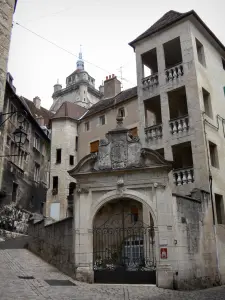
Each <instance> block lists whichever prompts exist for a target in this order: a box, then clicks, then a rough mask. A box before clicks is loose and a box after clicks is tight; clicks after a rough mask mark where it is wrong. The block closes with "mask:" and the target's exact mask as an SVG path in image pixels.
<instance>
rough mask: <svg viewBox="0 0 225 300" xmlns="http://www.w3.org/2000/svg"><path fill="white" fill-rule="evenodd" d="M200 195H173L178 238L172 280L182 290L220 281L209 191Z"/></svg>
mask: <svg viewBox="0 0 225 300" xmlns="http://www.w3.org/2000/svg"><path fill="white" fill-rule="evenodd" d="M199 195H200V196H201V197H200V198H199V200H194V199H193V200H192V199H188V198H182V197H174V209H175V210H176V211H175V222H176V227H175V230H176V234H175V239H176V241H177V244H176V248H175V249H174V251H175V252H176V253H177V258H176V264H177V265H176V267H175V270H177V273H176V275H175V277H174V280H175V283H176V286H177V288H178V289H182V290H184V289H196V288H197V289H198V288H207V287H211V286H215V285H219V284H220V280H219V273H218V269H217V262H216V247H215V235H214V231H213V222H212V207H211V203H210V200H209V195H208V194H204V195H203V194H201V193H199ZM175 270H174V271H175Z"/></svg>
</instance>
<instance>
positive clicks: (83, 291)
mask: <svg viewBox="0 0 225 300" xmlns="http://www.w3.org/2000/svg"><path fill="white" fill-rule="evenodd" d="M0 264H1V268H0V276H1V277H0V279H1V280H0V299H1V300H11V299H24V300H25V299H26V300H36V299H40V300H41V299H54V300H59V299H60V300H69V299H71V300H72V299H74V300H75V299H76V300H77V299H79V300H81V299H82V300H92V299H95V300H99V299H102V300H103V299H107V300H111V299H112V300H117V299H125V300H147V299H150V300H161V299H162V300H164V299H174V300H176V299H182V300H192V299H193V300H206V299H207V300H214V299H218V300H220V299H225V286H223V287H217V288H212V289H208V290H202V291H195V292H178V291H171V290H163V289H159V288H157V287H155V286H134V285H132V286H128V285H97V284H96V285H95V284H92V285H90V284H86V283H81V282H77V281H74V280H72V279H71V278H70V277H68V276H65V275H64V274H62V273H61V272H59V271H58V270H57V269H55V268H54V267H52V266H51V265H49V264H47V263H46V262H44V261H43V260H41V259H40V258H38V257H37V256H35V255H34V254H32V253H31V252H29V251H28V250H26V249H10V250H9V249H7V250H0ZM18 276H21V277H22V276H33V277H34V278H33V279H23V278H19V277H18ZM51 279H52V280H53V279H54V280H70V281H72V282H73V283H74V284H75V285H74V286H51V285H49V284H48V283H47V282H46V281H45V280H51Z"/></svg>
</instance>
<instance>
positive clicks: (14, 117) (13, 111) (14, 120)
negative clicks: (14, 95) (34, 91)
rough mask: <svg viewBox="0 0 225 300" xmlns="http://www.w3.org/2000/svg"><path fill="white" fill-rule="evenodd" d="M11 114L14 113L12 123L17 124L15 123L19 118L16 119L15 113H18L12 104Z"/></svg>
mask: <svg viewBox="0 0 225 300" xmlns="http://www.w3.org/2000/svg"><path fill="white" fill-rule="evenodd" d="M10 112H11V113H14V114H13V115H12V116H11V118H10V120H11V122H12V123H14V124H15V123H16V119H17V118H16V113H15V112H16V107H15V106H14V105H13V104H12V103H11V104H10Z"/></svg>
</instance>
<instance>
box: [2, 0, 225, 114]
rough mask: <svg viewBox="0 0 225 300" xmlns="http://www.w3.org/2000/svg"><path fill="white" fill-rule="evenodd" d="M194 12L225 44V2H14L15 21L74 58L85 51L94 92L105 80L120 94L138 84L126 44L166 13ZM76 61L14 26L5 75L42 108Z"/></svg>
mask: <svg viewBox="0 0 225 300" xmlns="http://www.w3.org/2000/svg"><path fill="white" fill-rule="evenodd" d="M171 9H173V10H176V11H180V12H185V11H188V10H191V9H194V10H195V11H196V12H197V13H198V14H199V15H200V17H201V18H202V19H203V21H204V22H205V23H206V24H207V25H208V26H209V27H210V29H211V30H212V31H213V32H214V33H215V34H216V36H217V37H218V38H219V39H220V40H221V42H222V43H223V44H225V32H224V23H225V19H224V11H225V1H224V0H214V1H210V2H208V3H207V1H205V0H204V1H203V0H198V1H197V0H189V1H182V0H179V1H178V0H170V1H168V0H156V1H150V0H139V1H134V0H133V1H128V0H114V1H108V0H85V1H78V0H18V5H17V10H16V13H15V15H14V21H16V22H18V23H20V24H21V25H23V26H25V27H27V28H29V29H30V30H32V31H34V32H36V33H37V34H39V35H41V36H43V37H45V38H46V39H49V40H50V41H52V42H54V43H56V44H58V45H59V46H61V47H63V48H65V49H67V50H68V51H70V52H72V53H74V54H75V55H78V52H79V48H80V44H81V45H82V49H83V57H84V60H87V61H89V62H92V63H93V64H94V65H97V66H99V67H100V68H102V69H104V70H105V71H103V70H102V69H99V68H97V67H96V66H94V65H91V64H88V63H86V62H85V69H86V70H87V71H88V72H89V73H90V75H91V76H93V77H94V78H95V79H96V88H98V86H99V85H100V84H101V82H102V80H104V78H105V77H106V76H107V75H109V74H116V75H117V76H118V77H120V72H119V68H120V66H121V65H122V66H123V77H124V78H125V80H124V81H123V85H124V88H128V87H131V86H134V85H135V84H136V74H135V71H136V67H135V55H134V52H133V49H132V48H131V47H130V46H128V42H130V41H131V40H133V39H134V38H136V37H137V35H139V34H141V33H142V32H143V31H145V30H146V29H147V28H148V27H150V26H151V25H152V24H153V23H154V22H155V21H157V19H159V18H160V17H161V16H162V15H163V14H164V13H166V12H167V11H169V10H171ZM76 60H77V58H76V57H74V56H72V55H70V54H68V53H66V52H64V51H62V50H60V49H58V48H57V47H55V46H53V45H51V44H49V43H47V42H46V41H44V40H42V39H40V38H39V37H37V36H35V35H34V34H32V33H30V32H28V31H26V30H25V29H23V28H21V27H19V26H18V25H14V27H13V31H12V40H11V49H10V56H9V65H8V70H9V72H11V74H12V75H13V77H14V85H15V86H16V88H17V93H18V94H19V95H23V96H24V97H27V98H28V99H30V100H32V99H33V98H34V97H35V96H39V97H40V98H41V99H42V106H44V107H46V108H49V107H50V105H51V103H52V98H51V95H52V92H53V85H54V84H55V83H56V81H57V79H59V81H60V83H62V84H63V87H65V79H66V76H68V75H69V74H70V73H72V72H73V71H74V70H75V69H76Z"/></svg>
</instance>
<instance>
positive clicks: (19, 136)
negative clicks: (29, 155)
mask: <svg viewBox="0 0 225 300" xmlns="http://www.w3.org/2000/svg"><path fill="white" fill-rule="evenodd" d="M13 135H14V140H15V143H16V144H17V146H18V147H19V148H20V146H21V145H24V144H25V142H26V139H27V133H26V132H25V131H24V130H23V127H22V126H21V125H20V126H19V128H16V130H15V131H14V132H13Z"/></svg>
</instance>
